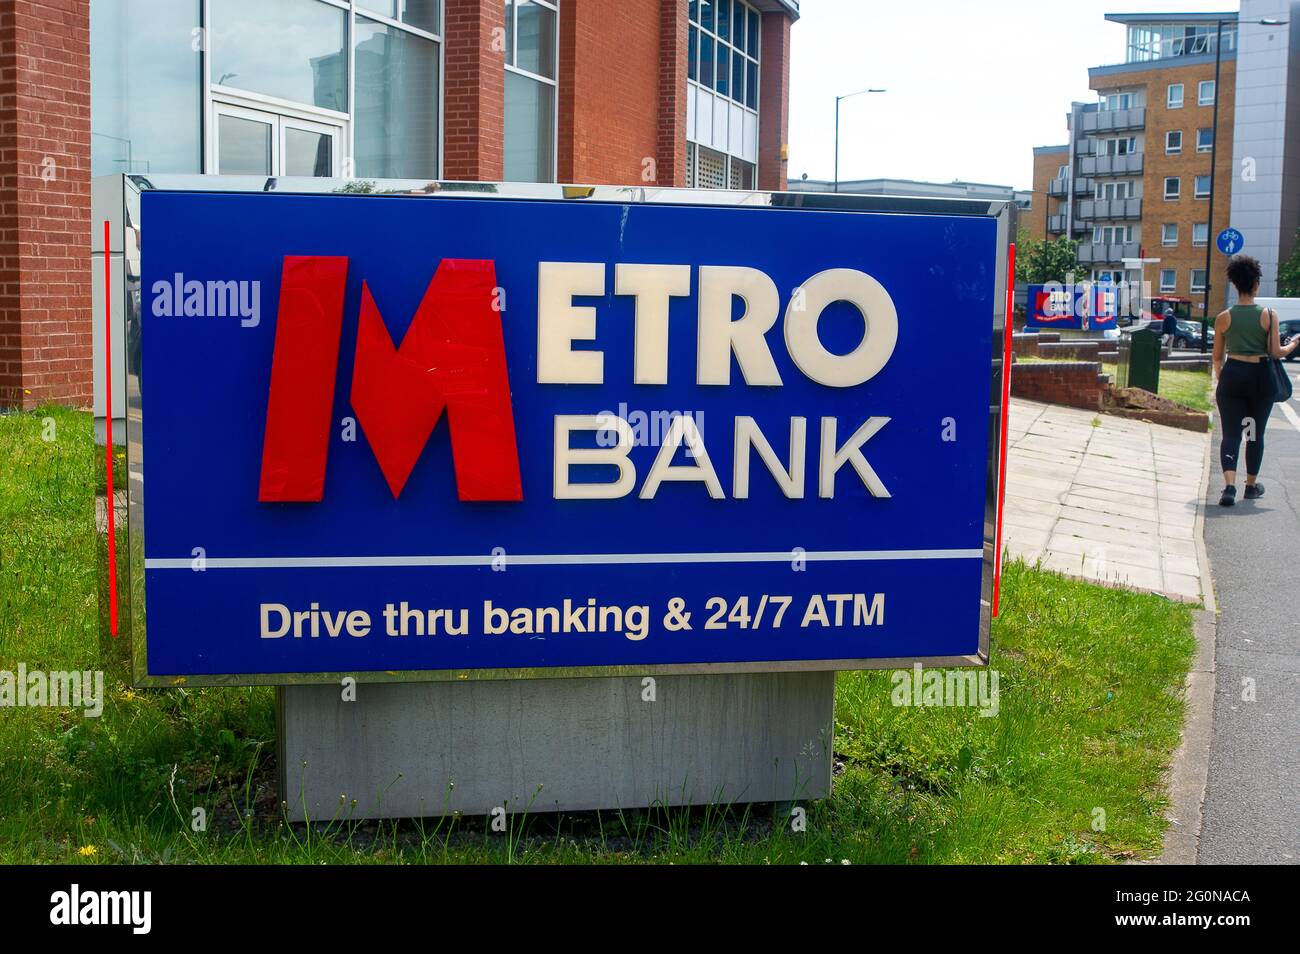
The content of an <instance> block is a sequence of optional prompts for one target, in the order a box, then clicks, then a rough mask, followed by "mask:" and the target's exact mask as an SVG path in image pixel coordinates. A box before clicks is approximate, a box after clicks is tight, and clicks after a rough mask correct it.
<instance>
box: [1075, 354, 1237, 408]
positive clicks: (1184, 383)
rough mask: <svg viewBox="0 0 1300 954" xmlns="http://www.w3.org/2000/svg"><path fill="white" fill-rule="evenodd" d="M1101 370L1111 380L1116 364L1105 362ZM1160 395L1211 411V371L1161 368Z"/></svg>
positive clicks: (1191, 406) (1113, 376)
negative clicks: (1109, 376)
mask: <svg viewBox="0 0 1300 954" xmlns="http://www.w3.org/2000/svg"><path fill="white" fill-rule="evenodd" d="M1101 370H1102V373H1104V374H1109V375H1111V380H1114V379H1115V365H1113V364H1103V365H1102V366H1101ZM1160 396H1161V397H1165V398H1169V400H1171V401H1177V402H1178V403H1179V404H1182V405H1185V406H1187V407H1190V408H1192V409H1194V410H1197V411H1209V410H1211V409H1212V408H1213V407H1214V403H1213V401H1212V400H1211V398H1210V372H1209V371H1182V370H1177V369H1173V368H1161V369H1160Z"/></svg>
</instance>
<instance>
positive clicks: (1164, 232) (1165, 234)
mask: <svg viewBox="0 0 1300 954" xmlns="http://www.w3.org/2000/svg"><path fill="white" fill-rule="evenodd" d="M1170 229H1173V230H1174V231H1173V239H1172V241H1171V240H1170V234H1169V230H1170ZM1160 245H1161V246H1162V247H1163V248H1174V247H1176V246H1177V245H1178V223H1177V222H1165V223H1164V224H1163V225H1161V226H1160Z"/></svg>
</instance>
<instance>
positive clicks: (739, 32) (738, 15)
mask: <svg viewBox="0 0 1300 954" xmlns="http://www.w3.org/2000/svg"><path fill="white" fill-rule="evenodd" d="M731 13H732V17H731V42H732V43H733V44H734V45H735V47H736V49H738V50H743V49H744V48H745V5H744V4H743V3H741V2H740V0H736V2H735V3H733V4H732V5H731Z"/></svg>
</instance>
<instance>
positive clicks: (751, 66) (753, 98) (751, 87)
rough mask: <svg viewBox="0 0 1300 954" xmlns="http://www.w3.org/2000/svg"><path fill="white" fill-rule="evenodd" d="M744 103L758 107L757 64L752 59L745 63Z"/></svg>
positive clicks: (751, 107) (752, 107) (754, 107)
mask: <svg viewBox="0 0 1300 954" xmlns="http://www.w3.org/2000/svg"><path fill="white" fill-rule="evenodd" d="M745 105H746V106H748V107H749V108H750V109H758V64H757V63H755V62H754V61H753V60H750V61H749V62H748V63H746V64H745Z"/></svg>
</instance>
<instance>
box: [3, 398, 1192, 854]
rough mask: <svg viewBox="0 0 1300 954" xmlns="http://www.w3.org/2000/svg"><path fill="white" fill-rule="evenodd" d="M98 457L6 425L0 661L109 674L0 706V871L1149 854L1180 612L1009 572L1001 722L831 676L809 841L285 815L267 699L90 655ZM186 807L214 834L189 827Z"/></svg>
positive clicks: (678, 821)
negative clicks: (68, 698) (78, 693)
mask: <svg viewBox="0 0 1300 954" xmlns="http://www.w3.org/2000/svg"><path fill="white" fill-rule="evenodd" d="M50 421H53V423H54V427H55V438H54V440H50V441H46V440H43V439H42V436H43V434H42V432H43V431H46V432H47V433H48V424H49V422H50ZM97 463H98V461H97V459H96V454H95V452H94V449H93V445H92V441H91V428H90V419H89V417H88V416H86V415H84V414H79V413H74V412H70V411H65V410H59V409H49V410H41V411H37V412H35V413H33V414H12V415H7V416H0V669H4V670H10V671H13V670H14V669H15V668H16V666H17V664H18V663H19V662H23V663H25V664H26V665H27V666H28V668H29V670H35V669H45V670H49V669H79V670H80V669H87V668H89V669H94V668H100V667H102V668H104V669H105V670H106V675H105V694H106V698H105V707H104V713H103V715H102V717H100V718H98V719H87V718H83V717H82V715H81V713H80V712H79V711H68V710H60V709H49V708H0V778H2V779H3V780H4V784H3V785H0V861H2V862H10V863H12V862H58V863H83V864H94V863H103V862H207V863H322V862H327V863H334V862H338V863H384V862H469V863H473V862H514V863H519V862H522V863H565V862H568V863H592V864H607V863H621V862H648V863H666V862H676V863H684V862H742V863H771V864H779V863H797V862H800V861H807V862H810V863H817V864H819V863H823V862H825V861H826V860H832V861H834V862H836V863H839V862H841V861H844V860H848V861H851V862H855V863H861V862H904V863H906V862H918V863H925V862H1108V861H1114V860H1119V859H1124V858H1128V857H1131V856H1134V855H1137V856H1143V857H1145V856H1150V855H1152V854H1153V853H1156V852H1158V851H1159V848H1160V844H1161V837H1162V832H1163V829H1164V826H1165V822H1164V819H1163V812H1164V809H1165V804H1166V803H1165V790H1164V787H1163V783H1162V774H1163V771H1164V769H1165V766H1166V765H1167V763H1168V761H1169V758H1170V754H1171V752H1172V751H1173V749H1174V747H1175V746H1176V745H1177V742H1178V738H1179V729H1180V726H1181V721H1182V711H1183V703H1182V699H1181V695H1180V692H1179V690H1180V687H1181V685H1182V681H1183V678H1184V676H1185V675H1186V672H1187V669H1188V666H1189V665H1190V661H1191V658H1192V653H1193V649H1194V640H1193V637H1192V632H1191V611H1190V609H1188V608H1187V607H1185V606H1182V605H1180V604H1175V603H1170V602H1168V601H1166V600H1164V599H1162V598H1159V597H1156V596H1151V595H1146V594H1139V593H1133V592H1126V591H1121V590H1113V589H1106V588H1102V587H1097V586H1093V585H1090V584H1086V583H1082V582H1078V581H1073V580H1067V579H1064V578H1062V577H1059V576H1056V575H1053V574H1051V573H1047V572H1044V571H1040V570H1037V569H1034V568H1030V567H1026V566H1023V565H1019V564H1012V565H1009V566H1008V568H1007V570H1006V575H1005V579H1004V585H1003V596H1002V600H1003V604H1002V615H1001V617H1000V618H999V619H998V620H997V621H996V622H995V624H994V629H993V636H992V640H993V668H995V669H996V670H997V671H998V672H999V674H1000V690H1001V692H1000V710H999V714H998V715H997V716H996V717H994V718H983V717H981V716H980V714H979V710H978V709H974V708H938V707H928V708H922V707H913V708H904V707H895V706H894V705H892V704H891V701H890V696H891V688H892V683H891V676H890V674H889V673H884V672H875V673H860V672H859V673H842V674H840V676H839V678H838V681H837V689H836V727H835V751H836V757H837V759H838V760H839V762H841V763H842V765H843V771H842V772H841V773H840V774H838V775H837V777H836V779H835V789H834V793H833V795H832V796H831V797H830V798H828V799H825V800H823V801H821V802H816V803H812V804H810V805H808V806H807V829H806V831H804V832H802V833H796V832H793V831H791V830H790V826H789V824H788V823H787V822H786V820H785V819H784V818H781V819H777V820H774V816H773V813H772V811H771V809H770V808H766V807H762V806H754V807H752V808H749V809H744V808H739V807H738V808H735V809H718V808H713V809H710V808H695V809H676V810H646V811H632V812H602V813H598V814H597V813H585V814H581V815H572V816H561V817H556V816H549V815H534V816H524V815H516V816H514V817H513V818H512V819H511V822H510V829H509V831H508V832H506V833H504V834H497V833H493V832H490V831H485V828H484V825H483V823H482V821H481V820H478V819H464V818H458V819H454V820H447V821H442V822H439V821H436V820H429V821H426V822H424V823H420V822H414V821H407V822H401V823H396V824H392V823H382V824H379V823H361V822H356V823H353V822H346V821H335V822H333V823H328V824H320V825H311V826H306V825H291V824H288V823H286V822H284V821H283V820H282V818H281V814H280V811H279V808H278V803H277V800H276V794H275V792H274V782H273V779H274V777H275V755H274V749H275V746H274V738H275V724H274V714H273V706H272V702H273V694H272V691H271V690H270V689H266V688H220V689H170V690H133V689H131V688H129V687H128V685H127V677H126V674H125V672H124V670H123V667H122V665H121V662H120V660H119V659H118V658H117V654H116V653H114V652H113V651H112V650H111V649H110V650H105V649H104V647H105V646H106V645H107V644H105V643H103V642H101V637H100V633H99V618H98V611H97V605H96V555H95V553H96V550H95V539H94V531H93V522H92V516H91V514H92V493H93V490H92V488H94V486H95V484H96V470H97V467H96V464H97ZM195 806H203V807H205V809H206V811H207V813H208V819H207V820H208V824H207V828H206V831H201V832H195V831H194V830H192V826H191V819H192V817H193V816H192V810H193V808H194V807H195ZM1100 812H1104V826H1099V824H1098V822H1099V819H1101V817H1102V815H1101V814H1100ZM1099 827H1101V828H1102V830H1098V829H1099Z"/></svg>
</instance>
